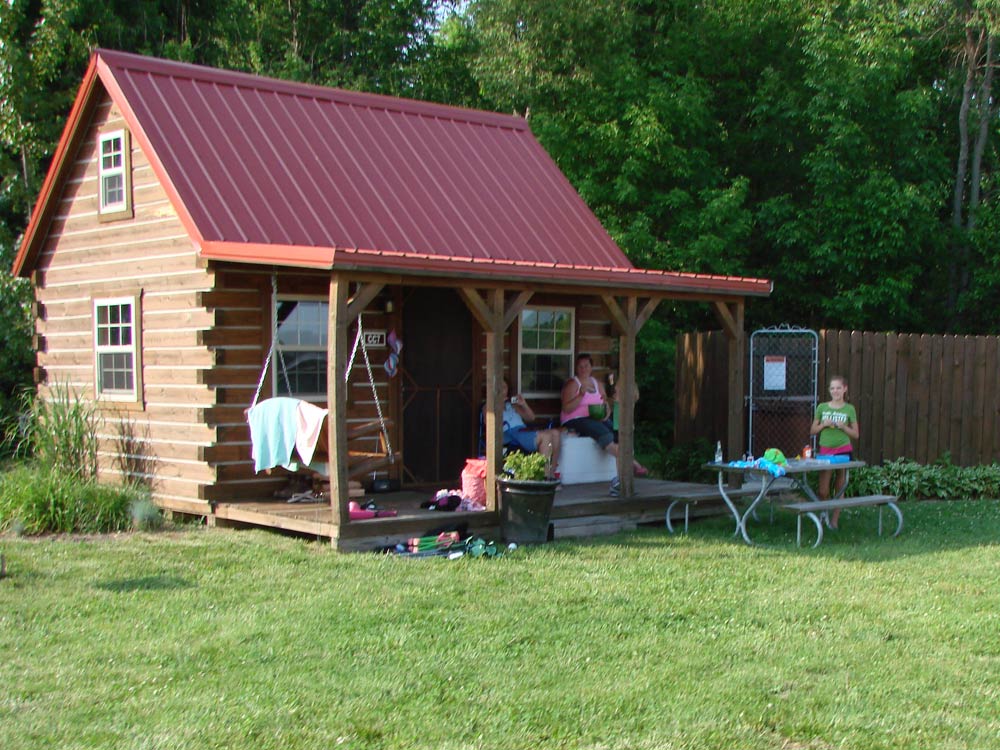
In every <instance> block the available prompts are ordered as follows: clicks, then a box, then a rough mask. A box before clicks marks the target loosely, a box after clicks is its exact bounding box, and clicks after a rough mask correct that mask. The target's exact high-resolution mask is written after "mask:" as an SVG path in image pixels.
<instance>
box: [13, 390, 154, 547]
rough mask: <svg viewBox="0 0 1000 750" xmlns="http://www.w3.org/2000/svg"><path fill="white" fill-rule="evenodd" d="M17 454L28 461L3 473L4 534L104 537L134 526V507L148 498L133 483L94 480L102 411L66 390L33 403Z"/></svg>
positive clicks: (37, 399) (141, 489)
mask: <svg viewBox="0 0 1000 750" xmlns="http://www.w3.org/2000/svg"><path fill="white" fill-rule="evenodd" d="M29 407H30V408H29V409H28V411H27V415H28V417H27V419H26V421H25V427H24V433H23V435H22V439H21V449H20V453H21V455H22V458H25V459H26V460H25V461H24V462H23V463H21V464H20V465H17V466H15V467H13V468H11V469H10V470H9V471H6V472H4V473H2V474H0V531H8V530H11V531H15V532H17V533H24V534H46V533H102V532H109V531H122V530H124V529H128V528H130V527H131V526H132V525H133V507H137V506H138V505H139V504H141V503H142V502H143V501H147V502H148V497H149V493H148V490H147V489H145V488H140V487H137V486H136V485H134V484H126V485H124V486H112V485H108V484H102V483H99V482H98V481H97V472H98V459H97V452H98V428H99V426H100V424H101V422H102V417H101V415H100V414H99V413H98V410H97V406H96V405H95V404H94V403H93V402H90V401H87V400H84V399H82V398H80V397H79V395H77V394H76V393H74V392H73V391H72V389H71V388H70V387H69V386H68V385H62V384H56V385H55V386H53V387H52V388H51V389H49V393H48V398H43V397H41V396H35V397H34V398H32V399H31V400H30V402H29Z"/></svg>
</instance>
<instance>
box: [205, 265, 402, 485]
mask: <svg viewBox="0 0 1000 750" xmlns="http://www.w3.org/2000/svg"><path fill="white" fill-rule="evenodd" d="M216 278H217V285H216V288H215V289H214V290H213V291H212V292H210V293H208V294H206V295H204V301H205V302H206V303H207V304H208V305H209V306H210V309H211V310H212V311H213V313H214V315H215V319H216V321H217V325H216V328H215V330H214V331H213V332H212V336H211V339H212V344H211V345H212V346H214V347H218V346H219V344H218V343H216V342H223V341H225V342H226V346H227V348H228V351H227V357H225V358H222V359H220V365H218V366H217V367H216V369H215V372H214V373H213V376H214V378H215V380H216V382H215V387H216V391H217V401H216V403H217V406H216V408H215V409H214V410H213V412H212V414H211V415H210V418H211V419H212V425H213V427H214V428H215V429H216V431H217V434H218V436H219V440H218V443H217V445H216V446H215V447H214V449H213V450H212V451H211V452H210V454H209V457H210V461H211V463H212V465H213V466H215V467H216V468H217V471H218V476H217V482H216V485H215V487H214V488H212V489H211V490H210V494H211V496H212V498H213V499H216V500H220V501H226V500H239V499H252V498H256V499H260V498H267V497H269V496H270V495H271V494H272V493H273V492H274V491H275V490H276V489H279V488H281V487H282V486H283V485H284V484H285V481H286V480H285V479H283V478H281V477H280V473H278V474H276V475H275V476H274V477H269V476H267V475H263V474H262V475H259V476H258V475H256V473H255V472H254V468H253V461H252V459H251V448H252V446H251V444H250V431H249V428H248V427H247V423H246V419H245V416H244V414H243V410H244V409H246V408H247V407H249V406H250V405H251V403H252V402H253V397H254V393H255V391H256V389H257V383H258V380H259V378H260V376H261V370H262V367H263V364H264V360H265V359H266V358H267V353H268V351H269V349H270V339H271V275H270V273H261V272H260V271H257V270H255V269H243V268H239V267H235V266H220V267H219V269H218V271H217V274H216ZM277 284H278V293H279V294H281V295H286V294H287V295H295V296H304V297H315V298H317V299H321V300H323V301H325V300H326V299H327V297H328V290H329V277H328V276H326V275H324V274H310V273H301V272H287V273H279V274H278V275H277ZM397 309H398V308H397ZM364 325H365V328H366V329H369V330H385V331H386V332H388V331H390V330H392V329H393V328H396V329H397V330H398V329H399V321H398V320H397V319H396V317H395V316H394V315H387V314H386V313H385V312H384V310H383V309H382V307H381V303H380V302H379V301H376V302H373V303H372V304H371V305H370V306H369V308H368V309H367V310H366V311H365V317H364ZM234 342H239V343H238V344H237V343H234ZM351 344H353V338H352V339H351ZM237 351H239V352H240V353H239V355H238V356H237ZM387 353H388V350H387V349H373V350H371V351H370V352H369V356H370V360H371V366H372V375H373V378H374V380H375V388H376V392H377V394H378V399H379V401H380V403H381V407H382V413H383V416H384V417H385V418H386V419H388V420H391V424H390V428H389V438H390V441H391V442H392V445H393V448H394V449H395V450H396V451H399V450H400V449H401V447H402V446H401V442H402V441H401V438H400V436H399V427H400V425H401V419H400V415H399V394H398V380H396V381H390V380H389V378H388V375H387V374H386V371H385V369H384V367H383V363H384V361H385V358H386V356H387ZM404 356H405V354H404ZM223 360H224V361H225V362H226V364H221V362H222V361H223ZM223 371H224V372H225V373H226V375H225V377H220V372H223ZM272 394H273V386H272V382H271V376H270V374H269V373H268V374H267V375H266V377H265V378H264V383H263V387H262V389H261V394H260V398H261V399H265V398H270V397H271V396H272ZM320 405H321V406H325V404H320ZM377 419H378V410H377V408H376V404H375V398H374V397H373V396H372V389H371V384H370V382H369V380H368V372H367V368H366V367H365V362H364V359H363V357H362V354H361V352H360V351H359V352H358V354H357V357H356V358H355V362H354V366H353V368H352V369H351V375H350V379H349V387H348V412H347V427H348V429H350V428H351V427H353V426H356V425H359V424H364V423H366V422H371V421H373V420H377ZM350 448H351V449H352V450H365V451H375V450H377V448H378V442H377V437H373V436H369V437H365V438H360V439H357V440H355V441H352V443H351V445H350ZM388 473H389V475H390V476H393V477H396V476H398V474H397V470H393V471H390V472H388Z"/></svg>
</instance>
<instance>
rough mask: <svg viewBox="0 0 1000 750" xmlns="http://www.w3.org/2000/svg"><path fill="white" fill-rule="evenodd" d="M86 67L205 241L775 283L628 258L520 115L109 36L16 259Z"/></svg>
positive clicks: (736, 287)
mask: <svg viewBox="0 0 1000 750" xmlns="http://www.w3.org/2000/svg"><path fill="white" fill-rule="evenodd" d="M95 76H96V77H97V78H98V79H99V80H100V82H101V83H102V84H103V85H104V87H105V88H106V89H107V91H108V92H109V94H110V96H111V97H112V99H113V100H114V101H115V102H116V103H117V104H118V106H119V107H120V108H121V110H122V112H123V113H124V115H125V118H126V121H127V122H128V123H129V127H130V129H131V131H132V134H133V138H134V139H135V140H136V141H137V143H138V144H139V145H140V146H141V147H142V148H143V150H144V151H145V152H146V154H147V156H148V158H149V159H150V161H151V163H152V165H153V169H154V170H155V171H156V173H157V175H158V177H159V178H160V180H161V182H162V183H163V184H164V186H165V188H166V190H167V192H168V194H169V195H170V197H171V200H172V201H173V204H174V207H175V209H176V210H177V211H178V214H179V215H180V217H181V220H182V222H183V223H184V224H185V226H186V228H187V230H188V232H189V233H190V234H191V236H192V239H193V240H194V241H195V243H196V244H197V245H198V247H199V248H200V250H201V252H202V254H203V255H204V256H205V257H207V258H210V259H211V258H214V259H225V260H233V261H240V262H252V263H268V264H279V265H299V266H308V267H321V268H330V267H332V266H333V265H337V266H340V265H343V266H345V267H349V268H372V269H379V270H385V269H391V268H396V269H398V270H400V271H401V272H410V273H420V272H423V273H444V274H448V273H452V272H454V273H461V274H472V275H474V276H485V277H491V276H492V277H495V276H497V275H501V276H502V277H503V278H518V277H523V278H525V279H531V278H545V279H547V280H548V281H551V282H556V283H559V282H568V283H590V284H592V283H595V282H597V283H612V282H613V283H616V284H618V285H621V286H635V287H639V288H649V289H650V290H653V289H660V288H661V287H664V288H666V289H664V290H665V291H668V290H670V291H676V292H679V293H682V294H683V293H691V292H693V291H705V292H712V293H720V294H727V293H728V294H736V295H745V294H754V295H759V294H768V293H770V290H771V284H770V282H769V281H766V280H762V279H744V278H736V277H726V276H714V275H700V274H674V273H664V272H646V271H638V270H637V269H634V268H633V266H632V264H631V263H630V262H629V260H628V258H627V257H626V256H625V254H624V253H623V252H622V251H621V249H620V248H619V247H618V246H617V245H616V244H615V242H614V241H613V240H612V239H611V237H610V236H609V235H608V234H607V232H606V231H605V230H604V228H603V227H602V226H601V224H600V222H599V221H598V220H597V218H596V217H595V216H594V214H593V213H592V212H591V211H590V210H589V209H588V208H587V206H586V204H585V203H584V202H583V200H582V199H581V198H580V196H579V195H578V194H577V193H576V191H575V190H574V189H573V187H572V186H571V185H570V184H569V181H568V180H567V179H566V178H565V176H564V175H563V174H562V172H560V170H559V168H558V167H557V166H556V165H555V163H554V162H553V161H552V160H551V158H550V157H549V156H548V154H546V152H545V151H544V149H542V147H541V145H540V144H539V143H538V141H537V140H536V139H535V138H534V136H533V135H532V134H531V131H530V130H529V129H528V126H527V123H526V122H525V121H524V120H523V119H521V118H517V117H511V116H507V115H499V114H494V113H489V112H480V111H476V110H469V109H461V108H457V107H448V106H443V105H437V104H430V103H427V102H418V101H413V100H406V99H397V98H391V97H385V96H379V95H374V94H362V93H357V92H350V91H343V90H340V89H332V88H325V87H318V86H310V85H305V84H299V83H292V82H288V81H279V80H274V79H269V78H261V77H258V76H251V75H247V74H244V73H236V72H231V71H223V70H216V69H212V68H205V67H201V66H196V65H189V64H184V63H177V62H172V61H166V60H160V59H156V58H150V57H142V56H138V55H131V54H126V53H121V52H111V51H106V50H99V51H97V52H96V53H95V55H94V58H93V60H92V61H91V66H90V69H89V70H88V73H87V76H86V77H85V79H84V83H83V85H82V86H81V89H80V94H79V95H78V97H77V102H76V104H75V105H74V110H73V112H72V113H71V116H70V120H69V122H68V123H67V127H66V131H64V134H63V139H62V141H61V142H60V147H59V150H58V151H57V154H56V158H55V159H54V160H53V167H52V170H51V171H50V174H49V177H48V178H47V179H46V184H45V186H44V187H43V190H42V195H41V197H40V198H39V204H38V205H36V208H35V213H34V215H33V217H32V221H31V225H30V226H29V229H28V232H27V234H26V236H25V240H24V242H23V244H22V247H21V250H20V252H19V254H18V258H17V260H16V262H15V271H17V272H27V271H29V270H30V268H28V266H30V265H31V263H30V262H28V261H29V258H30V257H31V256H33V254H34V253H33V252H32V251H31V247H32V245H33V244H34V243H35V242H37V241H40V238H39V237H37V236H36V235H37V234H38V233H39V230H40V229H41V228H42V227H41V225H43V224H45V223H46V212H45V203H46V202H47V201H48V200H49V194H50V193H51V192H52V191H53V189H54V187H55V182H57V175H58V172H59V170H60V169H61V168H62V166H61V165H63V163H64V162H65V160H66V158H67V152H68V151H70V150H71V149H70V144H72V143H75V140H74V138H78V137H79V133H78V130H79V126H80V125H81V121H82V120H83V119H84V118H83V116H82V113H83V112H84V111H85V110H86V102H87V100H88V99H89V97H91V96H92V95H93V89H94V86H93V83H94V78H95ZM82 124H84V125H85V123H82Z"/></svg>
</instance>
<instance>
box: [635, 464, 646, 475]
mask: <svg viewBox="0 0 1000 750" xmlns="http://www.w3.org/2000/svg"><path fill="white" fill-rule="evenodd" d="M648 473H649V469H647V468H646V467H645V466H639V468H637V469H636V470H635V475H636V476H637V477H644V476H646V475H647V474H648Z"/></svg>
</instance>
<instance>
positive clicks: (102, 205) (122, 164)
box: [97, 129, 132, 218]
mask: <svg viewBox="0 0 1000 750" xmlns="http://www.w3.org/2000/svg"><path fill="white" fill-rule="evenodd" d="M115 139H118V140H119V142H120V144H121V151H120V152H118V151H115V152H112V154H110V156H114V155H115V154H117V155H118V157H119V160H118V161H119V163H118V165H117V166H106V165H105V163H104V160H105V154H104V146H105V144H106V143H109V142H111V141H114V140H115ZM131 163H132V159H131V154H130V145H129V137H128V131H126V130H124V129H122V130H112V131H109V132H107V133H101V135H100V136H99V138H98V140H97V175H98V177H97V205H98V213H99V214H100V215H101V216H102V217H104V218H108V217H110V218H121V217H123V216H131V211H132V206H131V203H132V201H131V198H130V194H131V192H132V185H131V171H132V170H131ZM112 177H120V178H121V191H122V198H121V200H120V201H115V202H114V203H107V202H106V200H105V199H106V197H107V191H106V189H105V182H106V181H107V180H108V179H109V178H112Z"/></svg>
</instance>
